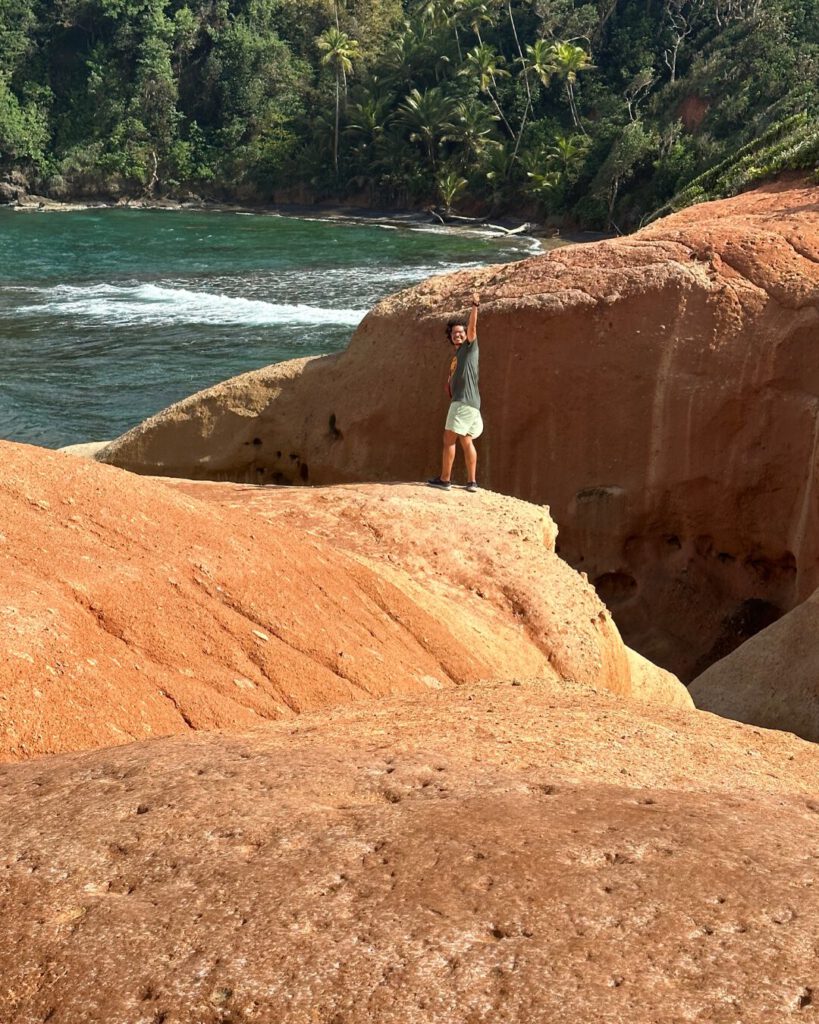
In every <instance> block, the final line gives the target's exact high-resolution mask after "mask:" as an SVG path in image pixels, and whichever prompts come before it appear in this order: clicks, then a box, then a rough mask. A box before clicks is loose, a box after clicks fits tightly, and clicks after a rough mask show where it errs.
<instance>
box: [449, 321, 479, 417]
mask: <svg viewBox="0 0 819 1024" xmlns="http://www.w3.org/2000/svg"><path fill="white" fill-rule="evenodd" d="M449 386H450V388H451V389H452V401H453V402H464V403H465V404H466V405H471V406H472V408H473V409H480V407H481V393H480V391H479V390H478V339H477V338H476V339H475V340H474V341H473V342H468V341H465V342H464V343H463V345H460V346H459V347H458V349H457V351H456V352H455V369H454V371H453V373H452V378H451V379H450V382H449Z"/></svg>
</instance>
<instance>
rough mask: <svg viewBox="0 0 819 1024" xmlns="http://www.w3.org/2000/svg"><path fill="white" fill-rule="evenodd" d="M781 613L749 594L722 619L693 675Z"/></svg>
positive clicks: (766, 625)
mask: <svg viewBox="0 0 819 1024" xmlns="http://www.w3.org/2000/svg"><path fill="white" fill-rule="evenodd" d="M782 615H783V612H782V609H781V608H779V607H778V606H777V605H775V604H772V603H771V602H770V601H763V600H762V598H759V597H751V598H749V599H748V600H747V601H743V602H742V604H740V605H738V606H737V608H735V609H734V611H733V612H732V613H731V614H730V615H728V616H726V617H725V618H724V619H723V620H722V625H721V628H720V632H719V635H718V636H717V639H716V640H715V641H714V643H713V645H712V647H711V650H710V651H708V652H707V653H706V654H704V655H703V656H702V657H701V658H700V659H699V661H698V662H697V664H696V665H695V667H694V670H693V672H692V673H691V677H692V678H696V677H697V676H698V675H699V674H700V673H701V672H704V671H705V670H706V669H707V668H708V667H709V665H713V664H714V662H715V661H719V660H720V658H725V657H726V656H727V655H729V654H730V653H731V651H735V650H736V649H737V647H739V645H740V644H742V643H744V642H745V641H746V640H750V638H751V637H752V636H755V635H756V634H757V633H759V632H761V631H762V630H763V629H766V628H767V627H768V626H770V625H771V624H772V623H774V622H776V620H777V619H780V618H781V617H782Z"/></svg>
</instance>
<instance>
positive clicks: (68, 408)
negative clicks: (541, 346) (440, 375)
mask: <svg viewBox="0 0 819 1024" xmlns="http://www.w3.org/2000/svg"><path fill="white" fill-rule="evenodd" d="M532 251H533V249H532V242H531V240H525V239H520V240H518V239H510V238H501V239H497V238H491V237H487V236H485V235H482V234H478V233H469V234H453V233H452V232H450V231H448V230H445V229H436V228H434V227H429V228H424V227H406V228H405V227H399V228H395V227H388V226H380V225H378V224H370V223H367V224H359V223H345V222H339V221H328V220H318V219H317V220H309V219H294V218H290V217H279V216H275V215H269V214H244V213H232V212H231V213H225V212H212V211H202V212H199V211H196V212H193V211H176V210H173V211H171V210H168V211H165V210H156V211H145V210H115V209H114V210H107V209H95V210H84V211H74V212H62V211H61V212H51V213H30V212H25V213H23V212H15V211H13V210H0V438H2V439H5V440H12V441H23V442H27V443H30V444H38V445H45V446H46V447H52V448H56V447H59V446H61V445H66V444H74V443H76V442H80V441H91V440H106V439H108V438H112V437H116V436H117V435H119V434H121V433H123V432H124V431H125V430H128V429H129V428H130V427H132V426H134V425H135V424H136V423H139V422H140V421H141V420H143V419H145V418H146V417H147V416H150V415H152V414H153V413H155V412H157V411H158V410H160V409H163V408H165V407H166V406H168V405H170V404H171V403H172V402H176V401H178V400H179V399H181V398H184V397H185V396H186V395H190V394H192V393H193V392H195V391H199V390H201V389H202V388H206V387H210V386H211V385H212V384H215V383H217V382H218V381H221V380H225V379H227V378H228V377H233V376H235V375H236V374H239V373H244V372H245V371H247V370H253V369H257V368H258V367H260V366H266V365H268V364H270V363H275V362H280V361H281V360H284V359H292V358H296V357H300V356H307V355H316V354H319V353H325V352H333V351H337V350H339V349H341V348H344V347H345V346H346V344H347V342H348V341H349V339H350V336H351V334H352V332H353V330H354V329H355V327H356V325H357V324H358V323H359V322H360V320H361V319H362V318H363V317H364V315H365V313H366V312H367V310H368V309H369V308H370V307H371V306H372V305H374V303H376V302H377V301H378V300H379V299H381V298H383V297H384V296H385V295H388V294H390V293H391V292H394V291H398V290H399V289H401V288H405V287H408V286H409V285H412V284H415V283H416V282H418V281H421V280H423V279H424V278H425V277H429V276H430V275H431V274H440V273H444V272H446V271H450V270H457V269H462V268H465V267H475V266H480V265H482V264H486V263H498V262H507V261H510V260H516V259H522V258H524V257H526V256H529V255H531V254H532Z"/></svg>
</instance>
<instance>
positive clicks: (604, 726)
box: [0, 682, 819, 1024]
mask: <svg viewBox="0 0 819 1024" xmlns="http://www.w3.org/2000/svg"><path fill="white" fill-rule="evenodd" d="M817 770H819V752H817V749H816V748H815V747H813V746H811V745H809V744H805V743H802V742H800V741H799V740H797V739H795V738H794V737H792V736H787V735H784V734H774V733H764V732H761V731H760V730H755V729H751V728H749V727H746V726H739V725H736V724H735V723H729V722H725V721H721V720H719V719H716V718H713V717H711V716H708V715H704V714H696V713H683V712H675V711H673V710H668V709H662V708H660V707H659V706H656V705H647V704H645V705H640V704H637V703H636V702H623V701H621V700H618V699H617V698H615V697H613V696H612V695H604V694H599V693H595V692H593V691H591V690H589V689H588V688H581V687H575V688H571V687H564V688H563V689H561V690H560V691H554V690H552V689H551V688H549V687H544V686H543V685H537V684H530V683H526V682H524V684H523V685H519V686H512V685H509V684H508V683H507V684H494V685H483V686H470V685H467V686H465V687H463V688H460V689H457V690H444V691H434V692H430V693H428V694H426V695H424V696H418V697H409V698H403V699H398V698H388V699H385V700H383V701H378V702H370V703H368V704H366V705H362V704H359V705H357V706H355V707H343V708H337V709H336V710H334V711H332V712H324V713H319V714H314V715H306V716H303V717H302V718H300V719H298V720H296V721H291V722H280V723H274V724H270V725H267V726H265V727H264V728H260V729H257V730H255V731H254V732H252V733H247V734H233V735H224V734H221V735H220V734H205V733H200V734H197V735H195V736H182V737H173V738H170V739H164V740H158V741H155V742H152V743H150V744H145V743H139V744H132V745H129V746H126V747H119V748H116V749H111V750H105V751H97V752H93V753H84V754H74V755H70V756H62V757H56V758H42V759H39V760H37V761H34V762H31V763H29V764H25V765H14V766H9V765H7V766H4V767H0V820H2V822H3V828H2V833H0V978H2V981H3V984H2V985H0V1020H2V1021H3V1022H4V1024H30V1022H32V1021H44V1020H48V1021H49V1022H50V1024H91V1022H103V1021H104V1022H105V1024H137V1022H140V1024H142V1022H145V1024H147V1022H152V1024H153V1022H158V1021H165V1022H167V1024H201V1022H213V1024H216V1022H228V1021H233V1022H245V1024H252V1022H256V1024H272V1022H274V1021H275V1022H277V1024H308V1022H310V1024H313V1022H316V1021H324V1022H330V1021H335V1022H342V1021H343V1022H344V1024H376V1022H377V1024H429V1022H431V1021H435V1022H439V1021H440V1022H444V1021H445V1022H447V1024H449V1022H452V1024H477V1022H487V1024H488V1022H490V1021H498V1020H502V1021H505V1022H508V1024H530V1022H533V1021H543V1022H546V1021H555V1022H556V1021H571V1022H581V1021H582V1022H589V1024H603V1022H613V1021H624V1022H625V1021H628V1022H629V1024H657V1022H663V1024H682V1022H687V1021H702V1022H717V1021H725V1022H728V1021H731V1022H734V1021H740V1020H741V1021H743V1022H744V1024H771V1022H774V1021H785V1020H797V1019H798V1020H801V1019H802V1017H803V1016H805V1017H806V1018H809V1017H810V1016H811V1014H812V1012H813V1011H812V1009H811V1008H812V1006H813V1005H814V1001H815V993H816V991H817V973H816V972H817V966H816V955H815V949H816V946H817V943H819V888H818V887H817V886H816V884H815V883H816V851H817V849H818V848H819V814H817V811H819V805H818V804H817V802H816V799H815V784H816V777H817ZM761 822H764V827H760V824H761Z"/></svg>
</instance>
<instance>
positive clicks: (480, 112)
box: [449, 96, 500, 163]
mask: <svg viewBox="0 0 819 1024" xmlns="http://www.w3.org/2000/svg"><path fill="white" fill-rule="evenodd" d="M497 121H498V117H497V115H496V114H492V113H490V112H489V110H487V108H486V107H485V106H484V104H483V103H481V101H480V100H479V99H477V97H475V96H470V97H468V98H467V99H463V100H458V102H457V103H456V104H455V111H454V117H453V118H452V130H451V133H450V135H449V138H450V139H451V140H452V141H453V142H454V143H455V144H456V145H457V146H458V149H459V151H460V153H461V154H462V158H461V159H462V162H464V163H466V162H468V161H471V160H474V159H475V158H477V157H479V156H480V155H481V153H483V152H484V151H485V150H486V149H488V148H489V147H491V146H498V145H500V143H499V142H498V141H497V139H493V138H492V133H493V132H494V130H495V123H496V122H497Z"/></svg>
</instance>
